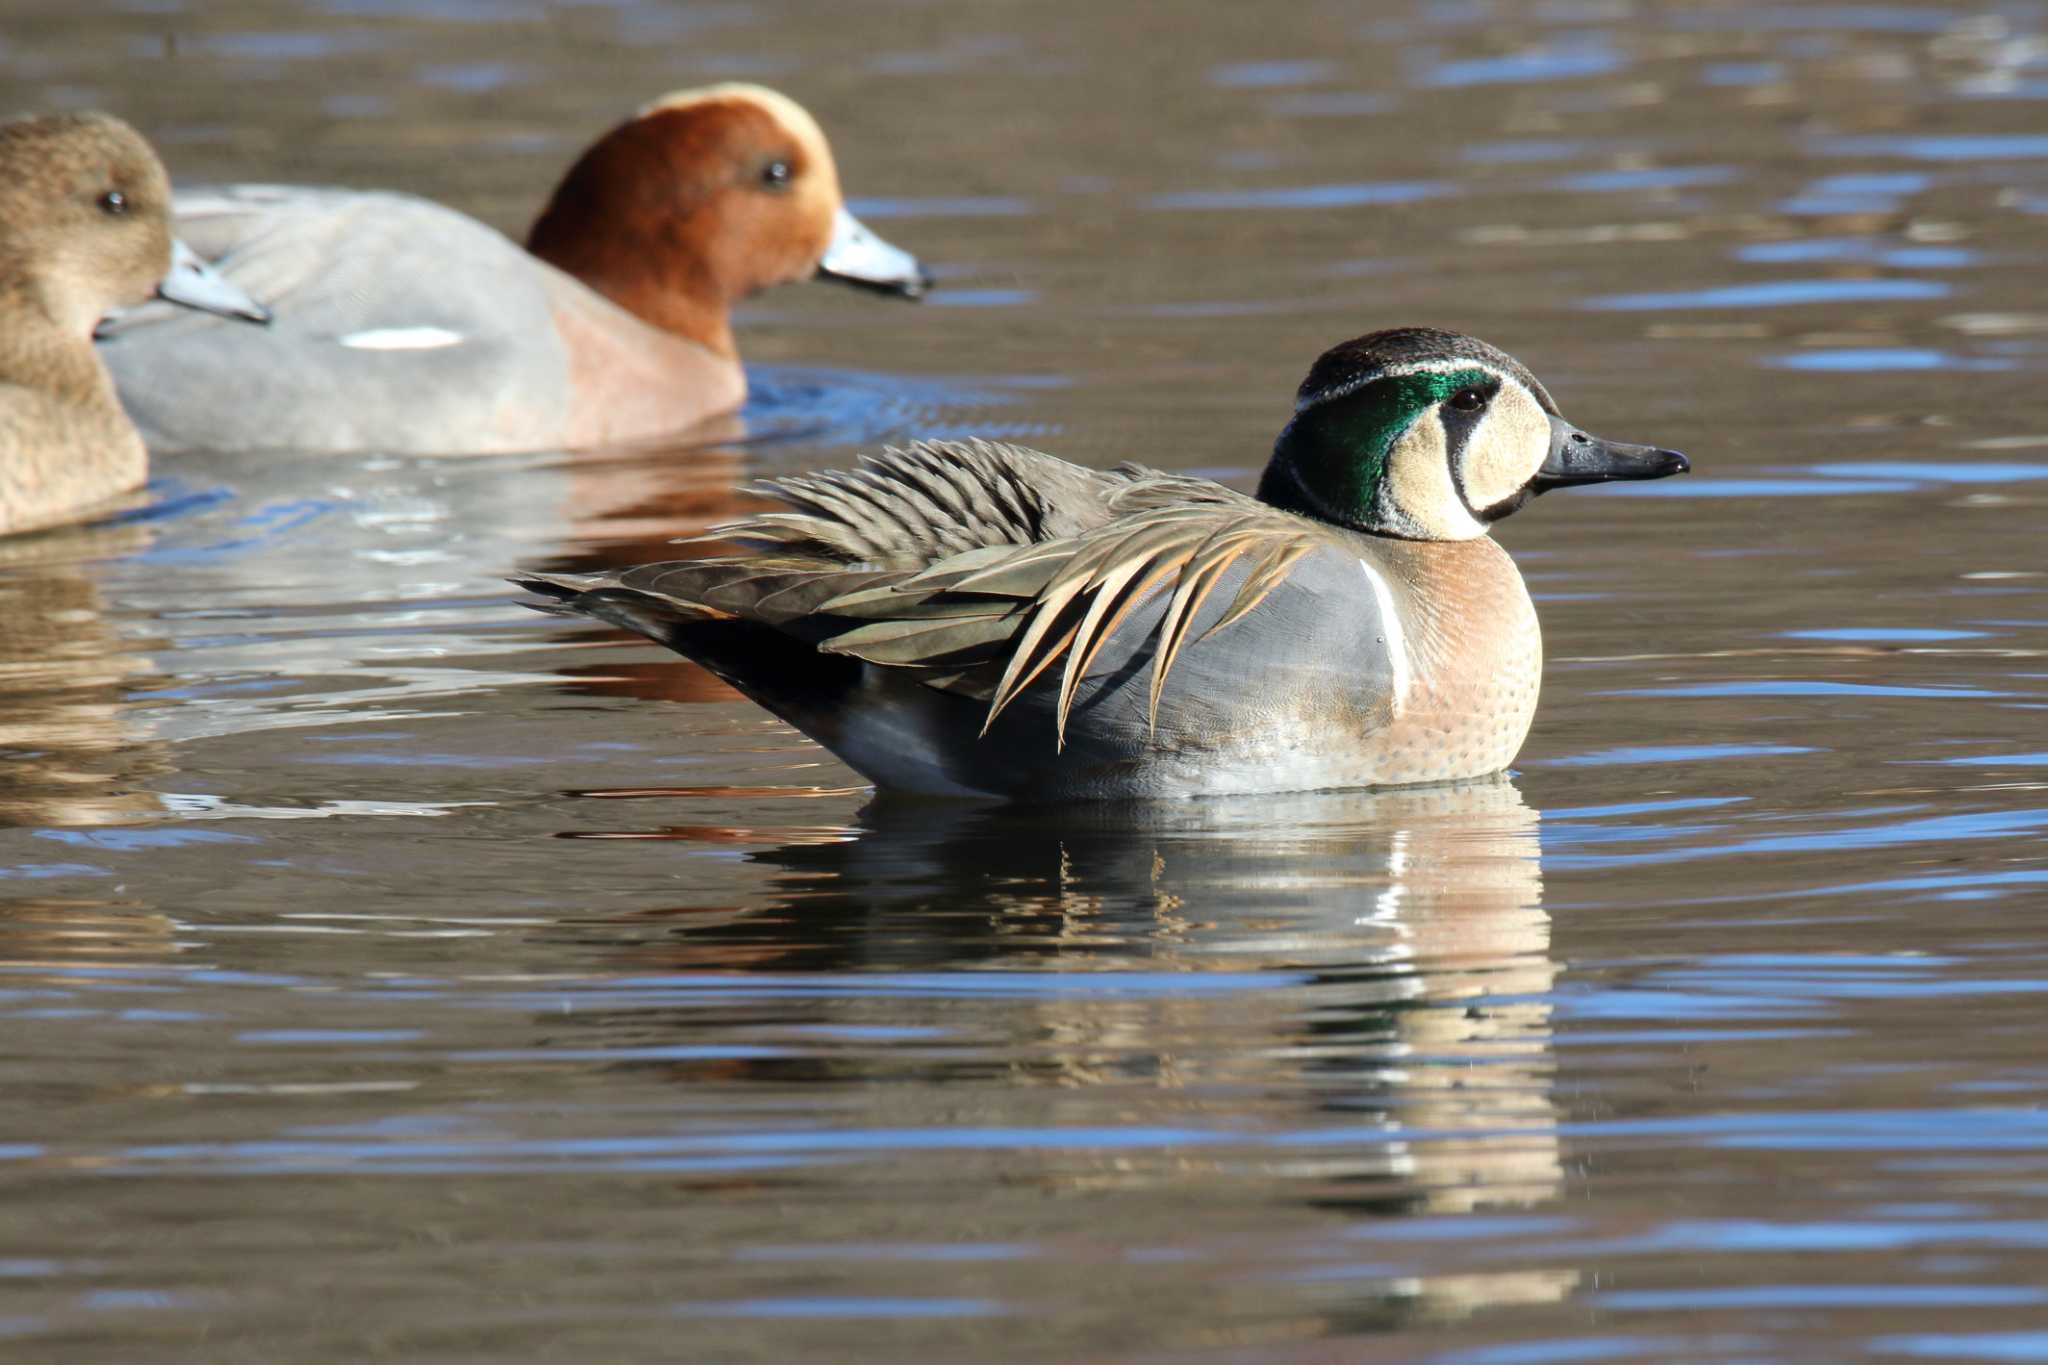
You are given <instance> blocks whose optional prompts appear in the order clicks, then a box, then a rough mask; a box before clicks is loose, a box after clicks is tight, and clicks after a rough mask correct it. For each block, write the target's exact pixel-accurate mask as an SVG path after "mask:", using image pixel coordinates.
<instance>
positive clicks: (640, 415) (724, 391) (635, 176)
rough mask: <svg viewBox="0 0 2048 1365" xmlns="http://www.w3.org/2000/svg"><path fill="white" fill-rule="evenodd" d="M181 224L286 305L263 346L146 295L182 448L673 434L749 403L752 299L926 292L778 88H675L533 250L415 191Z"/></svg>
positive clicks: (910, 261) (142, 319) (603, 143)
mask: <svg viewBox="0 0 2048 1365" xmlns="http://www.w3.org/2000/svg"><path fill="white" fill-rule="evenodd" d="M178 226H179V230H180V232H181V234H182V235H183V236H184V237H185V238H186V239H187V240H188V241H190V242H191V243H192V244H193V246H194V247H195V248H197V249H198V250H199V252H200V253H201V254H202V256H204V257H205V258H206V259H207V260H208V261H209V263H210V264H211V265H213V266H214V268H215V269H216V270H218V271H219V272H220V273H221V274H223V275H224V276H225V277H226V278H228V279H230V280H232V281H234V282H236V283H237V284H239V285H240V286H242V287H243V288H244V289H246V290H247V291H248V292H249V293H251V294H252V295H254V296H255V297H257V298H259V299H261V300H263V301H264V302H265V303H266V304H267V306H268V307H269V308H270V309H271V311H272V312H273V313H274V314H275V319H276V320H275V323H274V325H273V326H272V328H271V329H270V330H271V335H269V336H266V337H264V338H262V339H261V340H260V342H259V340H258V339H257V338H254V337H250V336H248V335H246V334H244V333H242V332H239V331H236V330H234V329H232V328H228V327H223V326H214V325H210V324H209V323H208V322H207V321H205V320H203V319H195V318H190V317H185V316H174V315H172V314H170V313H168V312H166V311H163V310H154V309H151V310H142V311H139V312H137V313H135V314H132V315H130V316H126V317H123V318H121V319H119V320H118V321H117V322H116V323H115V324H114V325H112V326H111V327H109V328H108V329H107V330H106V334H105V336H104V337H103V339H102V343H101V345H102V350H103V353H104V355H105V357H106V361H107V365H108V367H109V368H110V369H111V370H112V371H113V374H114V378H115V382H116V383H117V384H118V385H119V388H120V392H121V396H122V398H123V399H124V400H125V401H126V403H127V404H128V407H129V410H130V411H131V412H132V413H133V414H134V415H135V419H136V421H137V423H138V424H139V425H140V427H141V428H142V430H143V432H144V433H145V435H147V437H148V438H149V440H150V443H151V445H152V447H153V448H155V449H157V450H159V451H165V452H175V451H185V450H194V449H208V450H216V451H230V452H233V451H287V450H289V451H294V452H307V453H341V452H377V453H384V454H398V455H435V454H488V453H500V454H502V453H511V452H526V451H535V450H579V449H589V448H594V447H603V446H616V445H622V444H634V443H642V442H649V441H655V440H659V439H662V438H665V437H670V436H673V435H675V434H676V433H679V432H682V431H685V430H687V429H688V428H690V427H692V426H695V425H697V424H698V423H700V422H703V421H704V420H705V419H707V418H710V417H714V416H717V415H719V414H723V413H728V412H731V411H733V410H734V409H736V408H737V407H739V405H740V404H741V402H742V401H744V399H745V397H746V393H747V386H746V377H745V374H744V372H743V371H742V369H741V366H740V359H739V352H738V349H737V346H736V345H735V342H734V338H733V331H732V318H731V309H732V306H733V304H734V303H736V302H737V301H738V300H740V299H743V298H745V297H746V296H748V295H750V294H752V293H754V292H755V291H757V290H761V289H765V288H768V287H769V286H771V285H777V284H783V283H787V282H791V281H795V280H803V279H809V278H812V277H813V276H816V277H818V278H823V279H829V280H837V281H841V282H845V283H848V284H854V285H858V286H862V287H865V288H867V289H870V290H873V291H877V292H881V293H887V294H896V295H901V296H904V297H910V298H915V297H919V296H921V295H922V294H923V293H924V292H925V290H926V289H927V288H928V287H929V285H930V283H931V277H930V275H929V274H928V273H927V272H926V270H925V269H924V267H923V266H922V265H920V264H919V262H918V260H917V258H916V257H914V256H912V255H911V254H910V253H909V252H906V251H903V250H901V249H899V248H897V247H895V246H892V245H891V244H889V243H888V242H886V241H884V240H883V239H882V238H881V237H879V236H878V235H876V234H875V233H874V232H872V231H870V230H869V229H868V228H867V227H866V226H865V225H863V224H862V223H861V222H860V220H859V219H857V218H855V217H854V216H853V214H852V213H850V212H849V211H848V210H847V208H846V205H845V203H844V202H843V201H842V199H841V197H840V188H839V172H838V170H837V168H836V166H835V163H834V162H833V159H832V150H831V147H830V146H829V144H828V143H827V142H826V140H825V134H824V132H823V131H822V130H821V129H820V128H819V126H818V123H817V121H816V119H814V118H813V117H812V116H811V114H810V113H809V112H808V111H807V110H805V109H804V108H803V106H801V105H800V104H798V103H797V102H796V101H795V100H793V99H790V98H789V97H788V96H786V95H783V94H781V93H779V92H777V91H774V90H770V89H767V88H766V87H763V86H758V85H751V84H744V83H727V84H720V85H713V86H707V87H703V88H700V89H693V90H684V91H680V92H677V93H674V94H670V95H666V96H664V97H662V98H660V99H657V100H655V101H653V102H652V103H650V104H648V105H646V106H645V107H643V108H642V109H640V110H639V111H638V112H637V113H636V114H634V115H633V116H632V117H631V118H628V119H626V120H625V121H624V122H622V123H620V124H619V125H618V126H616V127H614V128H612V129H611V130H610V131H609V132H607V133H605V134H604V136H602V137H600V138H599V139H598V140H597V141H596V142H595V143H594V144H592V145H591V146H590V147H589V148H588V149H587V150H586V151H584V153H583V154H582V156H580V157H579V158H578V159H577V160H576V161H575V163H574V164H573V165H571V166H570V167H569V169H568V171H567V173H566V174H565V175H564V176H563V177H562V179H561V182H560V183H559V184H558V185H556V186H555V189H554V193H553V194H552V195H551V196H550V198H549V199H548V201H547V204H546V206H545V207H544V208H543V209H542V210H541V212H540V215H539V216H538V218H536V219H535V221H534V223H533V226H532V229H531V230H530V232H529V233H528V234H527V237H526V241H525V244H524V245H523V246H522V245H520V244H519V243H516V242H514V241H512V240H511V239H510V238H508V237H506V236H504V235H503V234H502V233H500V232H498V231H497V230H496V229H494V228H491V227H488V226H486V225H485V224H483V223H480V222H478V221H477V220H475V219H474V218H470V217H468V216H466V215H464V214H462V213H458V212H456V211H455V210H453V209H450V208H446V207H444V206H442V205H440V204H436V203H433V202H431V201H429V200H426V199H421V198H416V197H414V196H411V195H407V194H400V193H393V192H385V191H364V190H347V189H334V188H322V187H308V186H284V185H261V184H244V185H229V186H225V187H218V188H212V189H196V190H193V191H190V192H186V193H181V194H180V196H179V200H178Z"/></svg>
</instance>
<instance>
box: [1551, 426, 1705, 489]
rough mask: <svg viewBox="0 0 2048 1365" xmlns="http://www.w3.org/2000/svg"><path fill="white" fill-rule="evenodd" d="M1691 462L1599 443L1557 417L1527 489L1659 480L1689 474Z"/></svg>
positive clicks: (1649, 449)
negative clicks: (1547, 449)
mask: <svg viewBox="0 0 2048 1365" xmlns="http://www.w3.org/2000/svg"><path fill="white" fill-rule="evenodd" d="M1691 470H1692V462H1691V461H1690V460H1688V459H1686V458H1685V456H1683V455H1681V454H1679V453H1678V452H1677V451H1675V450H1663V449H1660V448H1659V447H1657V446H1638V445H1628V444H1625V443H1623V442H1620V441H1603V440H1601V439H1600V438H1599V437H1597V436H1593V435H1589V434H1588V433H1586V432H1583V431H1580V430H1579V429H1578V428H1577V427H1575V426H1573V425H1572V424H1571V423H1569V422H1567V421H1565V420H1564V419H1563V418H1561V417H1553V418H1551V419H1550V454H1549V456H1548V458H1546V459H1545V460H1544V461H1543V465H1542V467H1541V468H1539V469H1538V470H1537V471H1536V477H1535V479H1534V480H1532V481H1531V484H1530V486H1531V487H1532V488H1533V489H1535V491H1536V492H1538V493H1544V492H1548V491H1549V490H1550V489H1553V488H1570V487H1573V486H1574V485H1577V484H1587V483H1610V482H1613V481H1614V480H1617V479H1662V478H1668V477H1669V476H1671V475H1673V474H1685V473H1690V472H1691Z"/></svg>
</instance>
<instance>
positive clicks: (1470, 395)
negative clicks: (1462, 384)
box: [1451, 389, 1486, 412]
mask: <svg viewBox="0 0 2048 1365" xmlns="http://www.w3.org/2000/svg"><path fill="white" fill-rule="evenodd" d="M1451 406H1452V407H1454V408H1456V409H1457V410H1458V411H1459V412H1477V411H1479V410H1480V409H1481V408H1483V407H1485V406H1486V394H1485V393H1484V392H1483V391H1482V390H1479V389H1459V390H1458V391H1457V392H1456V393H1454V394H1452V395H1451Z"/></svg>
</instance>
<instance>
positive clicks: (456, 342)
mask: <svg viewBox="0 0 2048 1365" xmlns="http://www.w3.org/2000/svg"><path fill="white" fill-rule="evenodd" d="M466 340H468V338H467V337H465V336H463V335H462V333H460V332H451V331H449V330H448V329H447V328H446V327H373V328H371V329H370V330H369V331H367V332H350V333H349V334H348V335H347V336H345V337H342V338H341V344H342V345H344V346H346V347H348V348H349V349H350V350H352V351H438V350H440V349H441V348H442V347H444V346H460V345H461V344H462V343H463V342H464V341H466Z"/></svg>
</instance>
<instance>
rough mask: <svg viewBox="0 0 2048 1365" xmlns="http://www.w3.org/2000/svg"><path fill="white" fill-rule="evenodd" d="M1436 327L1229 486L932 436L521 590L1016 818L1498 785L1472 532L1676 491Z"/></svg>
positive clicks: (1508, 598)
mask: <svg viewBox="0 0 2048 1365" xmlns="http://www.w3.org/2000/svg"><path fill="white" fill-rule="evenodd" d="M1688 468H1689V466H1688V464H1687V463H1686V459H1685V457H1684V456H1683V455H1680V454H1678V453H1676V452H1675V451H1669V450H1659V449H1655V448H1653V447H1650V446H1632V445H1619V444H1616V443H1614V442H1610V441H1602V440H1599V439H1597V438H1595V437H1592V436H1589V435H1587V434H1586V433H1585V432H1583V431H1581V430H1579V429H1578V428H1577V427H1574V426H1572V425H1571V424H1570V423H1569V422H1567V421H1565V420H1564V418H1563V417H1561V416H1559V415H1558V410H1557V405H1556V404H1555V403H1554V402H1553V401H1552V400H1551V397H1550V394H1549V393H1548V392H1547V391H1545V389H1544V387H1543V385H1542V384H1541V383H1539V382H1538V381H1537V379H1536V378H1535V376H1534V375H1532V374H1530V373H1529V371H1528V370H1527V369H1525V368H1523V366H1522V365H1521V364H1520V363H1519V362H1517V361H1516V360H1515V359H1514V358H1513V357H1511V356H1508V355H1506V354H1505V353H1503V352H1501V351H1498V350H1496V349H1494V348H1493V347H1492V346H1489V345H1487V344H1486V343H1485V342H1482V341H1478V340H1475V339H1473V338H1471V337H1467V336H1460V335H1458V334H1456V333H1452V332H1442V331H1436V330H1433V329H1430V328H1419V327H1411V328H1400V329H1396V330H1392V331H1382V332H1373V333H1371V334H1369V335H1367V336H1362V337H1359V338H1357V339H1356V340H1353V341H1347V342H1345V343H1343V344H1342V345H1340V346H1336V347H1333V348H1332V349H1330V350H1329V351H1327V352H1325V353H1324V354H1323V356H1322V357H1321V358H1320V359H1318V360H1317V361H1316V363H1315V365H1314V367H1313V368H1312V369H1311V370H1310V371H1309V374H1308V377H1307V379H1305V380H1304V381H1303V382H1302V385H1301V389H1300V392H1299V394H1298V396H1297V398H1296V402H1295V408H1294V416H1293V419H1292V420H1291V421H1289V422H1288V424H1287V426H1286V429H1285V430H1283V431H1282V432H1281V433H1280V436H1279V439H1278V441H1277V442H1276V443H1275V445H1274V448H1273V455H1272V459H1271V461H1270V462H1269V463H1268V464H1267V466H1266V470H1265V475H1264V477H1263V478H1261V479H1260V481H1259V488H1258V496H1256V497H1248V496H1246V495H1245V494H1242V493H1238V492H1235V491H1233V490H1231V489H1229V488H1225V487H1223V486H1222V485H1221V484H1216V483H1211V482H1209V481H1207V480H1205V479H1198V478H1192V477H1189V476H1187V475H1181V474H1169V473H1162V472H1160V471H1158V470H1153V469H1146V468H1144V467H1142V466H1139V465H1131V464H1127V465H1122V466H1120V467H1118V468H1116V469H1114V470H1110V471H1107V472H1101V471H1097V470H1092V469H1084V468H1082V467H1080V466H1078V465H1072V464H1068V463H1066V462H1065V461H1063V460H1058V459H1055V458H1053V457H1052V456H1050V455H1045V454H1041V453H1039V452H1037V451H1032V450H1024V449H1020V448H1017V447H1014V446H1002V445H991V444H987V443H983V442H969V443H965V444H953V443H941V442H926V443H920V444H917V445H913V446H911V447H910V448H909V449H907V450H891V451H887V452H885V453H884V454H883V455H881V456H880V457H879V458H874V459H870V460H868V461H866V462H865V465H864V467H862V468H860V469H857V470H853V471H845V472H833V473H824V474H815V475H803V476H798V477H793V478H785V479H779V480H776V481H774V482H773V483H770V484H768V485H766V491H768V492H771V493H773V494H775V495H776V496H777V497H779V498H781V499H783V500H784V501H785V502H787V503H788V504H789V509H790V510H787V511H776V512H768V513H764V514H762V515H760V516H756V517H754V518H752V519H750V520H747V521H742V522H739V523H737V524H735V525H732V526H729V527H725V528H721V529H720V530H719V531H717V532H714V533H713V535H715V536H717V537H719V538H721V539H727V540H732V541H737V542H740V543H741V544H742V545H743V546H745V547H746V548H745V549H744V550H743V552H742V553H739V554H734V555H729V556H725V557H720V558H712V559H701V560H693V561H681V562H675V563H667V564H650V565H645V566H642V567H640V568H635V569H632V570H630V571H628V572H625V573H621V574H618V575H616V576H610V577H599V578H595V579H588V580H578V579H571V578H564V577H552V576H541V575H534V576H530V577H524V578H520V579H516V580H514V581H516V582H519V583H520V584H522V586H525V587H527V588H529V589H531V590H533V591H535V592H537V593H540V594H542V595H544V596H546V597H548V598H551V599H553V601H552V602H551V603H547V604H540V605H541V609H543V610H552V611H555V612H558V613H560V614H565V615H566V614H581V615H584V616H591V617H595V618H597V619H598V620H601V621H608V622H611V623H613V624H615V625H619V626H624V627H625V628H626V629H628V630H633V631H637V632H639V633H640V634H642V635H645V636H647V637H648V638H649V639H652V640H654V641H656V642H658V643H660V644H663V645H666V646H667V647H668V648H670V649H673V650H675V651H676V652H678V653H680V654H683V655H686V656H688V657H689V658H691V659H694V660H696V661H697V662H698V663H701V664H703V665H704V666H705V667H706V668H708V669H710V670H711V671H712V672H713V673H715V674H717V675H718V676H719V677H721V678H723V679H724V680H725V681H726V682H728V683H730V684H731V685H732V686H734V687H735V688H737V689H739V691H741V692H743V693H745V694H746V695H747V696H748V697H750V698H752V699H753V700H754V701H756V702H758V703H759V704H760V705H762V706H764V707H766V708H767V709H768V710H769V711H772V712H773V713H775V714H776V715H777V716H780V717H781V718H782V719H784V720H786V721H788V722H789V723H790V724H791V725H794V726H795V727H796V728H797V729H799V730H801V731H803V732H804V733H805V734H807V735H809V736H811V738H813V739H815V740H817V741H818V742H819V743H820V744H822V745H824V746H825V747H826V748H827V749H830V750H831V751H832V752H833V753H835V754H837V755H839V757H840V758H842V759H844V760H845V761H846V762H847V763H848V764H849V765H851V766H852V767H853V768H855V769H857V770H858V771H860V772H861V773H862V774H864V775H865V776H867V777H868V778H869V779H870V780H872V781H873V782H874V783H876V785H878V786H879V787H882V788H884V789H887V790H895V791H902V792H911V793H920V794H925V795H951V796H961V795H977V796H1002V797H1011V798H1020V799H1029V800H1049V799H1073V798H1095V797H1101V798H1112V797H1113V798H1150V797H1170V796H1191V795H1209V794H1225V793H1246V792H1273V791H1289V790H1308V789H1314V788H1327V787H1374V786H1391V785H1403V784H1409V783H1422V782H1443V781H1451V780H1455V779H1460V778H1469V777H1478V776H1482V775H1485V774H1488V773H1492V772H1497V771H1498V770H1500V769H1502V768H1504V767H1506V766H1507V764H1508V763H1509V762H1510V761H1511V760H1512V759H1513V758H1514V756H1515V754H1516V752H1517V751H1518V750H1519V749H1520V748H1521V745H1522V740H1523V738H1524V737H1525V736H1526V735H1527V733H1528V730H1529V723H1530V720H1531V718H1532V716H1533V715H1534V713H1535V709H1536V693H1537V687H1538V684H1539V683H1540V681H1541V676H1542V671H1543V643H1542V636H1541V633H1540V631H1539V630H1538V627H1537V621H1536V611H1535V608H1534V606H1533V605H1532V604H1531V602H1530V600H1529V594H1528V590H1527V589H1526V588H1525V587H1524V586H1523V584H1522V576H1521V574H1520V573H1519V572H1517V570H1516V568H1515V565H1514V561H1513V560H1511V559H1509V558H1508V555H1507V553H1506V552H1505V551H1504V550H1502V549H1501V548H1500V547H1499V546H1498V545H1496V544H1494V542H1493V541H1492V540H1491V539H1489V538H1488V536H1487V531H1488V529H1489V528H1490V527H1491V526H1492V525H1493V523H1494V522H1496V521H1499V520H1500V519H1501V518H1502V517H1504V516H1506V515H1508V514H1509V513H1510V512H1513V511H1514V510H1515V509H1516V508H1518V507H1520V506H1521V505H1522V504H1523V503H1525V502H1527V501H1528V500H1529V499H1530V498H1531V497H1534V496H1535V495H1537V494H1539V493H1542V492H1545V491H1547V490H1549V489H1552V488H1560V487H1565V486H1568V485H1572V484H1585V483H1598V482H1603V481H1605V480H1610V479H1655V478H1662V477H1664V476H1665V475H1668V474H1680V473H1684V472H1685V471H1686V470H1687V469H1688Z"/></svg>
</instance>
